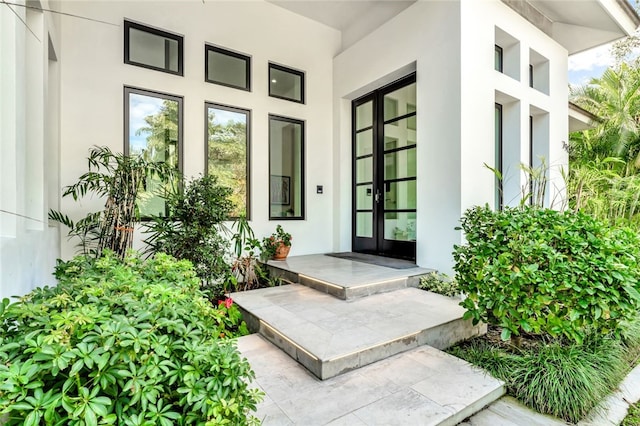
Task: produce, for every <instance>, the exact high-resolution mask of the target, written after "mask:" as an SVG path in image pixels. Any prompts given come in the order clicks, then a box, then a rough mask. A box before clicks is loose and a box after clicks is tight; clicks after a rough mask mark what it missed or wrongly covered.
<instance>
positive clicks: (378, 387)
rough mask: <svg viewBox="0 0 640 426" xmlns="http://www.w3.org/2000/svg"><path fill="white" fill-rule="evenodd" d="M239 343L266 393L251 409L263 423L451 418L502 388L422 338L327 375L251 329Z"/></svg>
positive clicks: (439, 421) (443, 421) (436, 421)
mask: <svg viewBox="0 0 640 426" xmlns="http://www.w3.org/2000/svg"><path fill="white" fill-rule="evenodd" d="M238 348H239V350H240V352H241V353H242V355H243V356H245V357H246V358H247V359H248V360H249V363H250V364H251V366H252V368H253V369H254V371H255V372H256V379H255V382H254V385H255V386H256V387H258V388H259V389H261V390H262V391H264V392H265V393H266V397H265V400H264V401H263V402H262V403H261V404H260V405H259V407H258V411H257V414H256V416H257V417H258V418H259V419H261V420H262V421H263V424H264V425H305V426H313V425H334V426H335V425H351V426H357V425H424V426H429V425H443V426H444V425H455V424H457V423H459V422H460V421H462V420H464V419H465V418H466V417H468V416H469V415H471V414H472V413H473V412H475V411H478V410H480V409H481V408H482V407H483V406H485V405H487V404H488V403H489V402H491V401H493V400H495V399H496V398H499V397H500V396H501V395H502V394H503V393H504V388H503V384H502V383H501V382H500V381H498V380H496V379H494V378H492V377H490V376H487V375H486V374H485V373H484V372H482V371H481V370H480V369H477V368H476V367H473V366H471V365H470V364H468V363H466V362H465V361H462V360H460V359H458V358H456V357H453V356H451V355H448V354H446V353H444V352H442V351H439V350H437V349H434V348H431V347H429V346H421V347H419V348H416V349H413V350H410V351H408V352H405V353H403V354H399V355H395V356H393V357H390V358H387V359H385V360H382V361H379V362H377V363H375V364H371V365H368V366H366V367H362V368H359V369H357V370H354V371H351V372H348V373H345V374H342V375H340V376H338V377H334V378H332V379H328V380H319V379H317V378H316V377H314V376H313V375H312V374H311V373H309V372H308V371H307V370H306V369H305V368H303V367H302V366H300V364H298V363H297V362H296V361H294V360H293V359H292V358H290V357H289V356H287V355H286V354H285V353H284V352H282V351H281V350H279V349H278V348H276V347H275V346H273V345H272V344H271V343H269V342H268V341H266V340H265V339H264V338H263V337H262V336H259V335H257V334H253V335H250V336H245V337H242V338H240V339H238Z"/></svg>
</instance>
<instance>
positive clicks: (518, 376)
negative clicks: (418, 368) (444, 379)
mask: <svg viewBox="0 0 640 426" xmlns="http://www.w3.org/2000/svg"><path fill="white" fill-rule="evenodd" d="M637 323H640V321H638V322H636V325H635V326H634V328H635V330H634V331H633V332H630V333H629V336H628V337H625V338H623V339H617V338H615V337H613V336H607V337H601V336H596V335H592V336H589V337H587V338H586V340H585V341H584V342H583V343H582V344H577V343H575V342H569V341H566V340H564V341H563V340H553V339H533V338H531V339H524V340H523V341H522V342H521V345H520V346H519V347H518V346H515V345H513V344H512V342H506V341H503V340H502V339H500V332H501V330H500V328H499V327H495V326H490V327H489V332H488V333H487V336H482V337H477V338H475V339H472V340H470V341H467V342H464V343H461V344H459V345H456V346H454V347H452V348H450V349H448V352H449V353H451V354H453V355H455V356H457V357H459V358H462V359H465V360H466V361H468V362H470V363H472V364H474V365H477V366H479V367H481V368H483V369H485V370H487V371H488V372H489V373H490V374H491V375H492V376H494V377H496V378H498V379H500V380H503V381H504V382H505V384H506V387H507V393H508V394H509V395H512V396H514V397H516V398H517V399H518V400H520V401H521V402H523V403H524V404H526V405H527V406H529V407H531V408H533V409H535V410H536V411H538V412H541V413H544V414H549V415H552V416H556V417H559V418H562V419H564V420H566V421H569V422H573V423H575V422H578V421H579V420H581V419H583V418H584V417H585V416H586V415H587V414H589V412H590V411H591V410H592V409H593V408H594V407H595V406H596V405H597V404H598V403H599V402H600V401H602V400H603V399H604V398H605V397H606V396H607V395H609V394H610V393H611V392H612V391H613V390H615V389H616V387H617V386H618V385H619V383H620V381H621V380H622V379H623V378H624V376H625V375H626V374H627V373H628V371H629V370H630V368H631V365H632V364H631V363H633V362H634V359H635V363H637V357H636V356H634V354H637V353H638V351H640V344H639V343H638V338H640V333H638V330H637ZM625 334H627V333H625Z"/></svg>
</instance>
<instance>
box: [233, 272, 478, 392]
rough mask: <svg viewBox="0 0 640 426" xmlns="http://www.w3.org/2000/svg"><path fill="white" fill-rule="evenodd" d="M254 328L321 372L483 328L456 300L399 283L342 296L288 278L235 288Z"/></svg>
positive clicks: (444, 342) (440, 344)
mask: <svg viewBox="0 0 640 426" xmlns="http://www.w3.org/2000/svg"><path fill="white" fill-rule="evenodd" d="M231 297H232V298H233V300H234V301H235V302H236V303H237V304H238V306H240V307H241V309H242V310H243V311H244V312H245V315H244V317H245V320H246V321H247V323H248V324H249V328H250V329H251V330H252V331H258V332H260V333H261V334H263V335H264V336H265V337H267V338H268V339H269V340H270V341H271V342H272V343H274V344H276V345H277V346H278V347H280V348H281V349H282V350H284V351H285V352H286V353H288V354H289V355H290V356H291V357H292V358H294V359H296V360H298V361H299V362H300V363H302V364H303V365H304V366H305V367H307V368H308V369H309V370H310V371H311V372H313V373H314V374H315V375H316V376H317V377H319V378H322V379H326V378H329V377H333V376H336V375H338V374H341V373H342V372H345V371H349V370H353V369H355V368H359V367H361V366H363V365H367V364H370V363H372V362H375V361H378V360H381V359H384V358H387V357H389V356H391V355H395V354H397V353H400V352H404V351H406V350H409V349H411V348H415V347H417V346H421V345H425V344H428V345H431V346H433V347H435V348H438V349H443V348H446V347H449V346H451V345H453V344H454V343H455V342H457V341H460V340H464V339H467V338H470V337H472V336H477V335H480V334H482V333H484V332H486V328H485V327H483V326H472V325H471V322H470V321H463V320H462V315H463V313H464V309H463V308H462V307H460V306H459V305H458V301H457V300H452V299H450V298H448V297H444V296H441V295H439V294H435V293H430V292H426V291H423V290H419V289H416V288H403V289H400V290H396V291H394V292H391V293H383V294H376V295H374V296H369V297H365V298H360V299H357V300H354V301H352V302H347V301H344V300H341V299H338V298H335V297H333V296H330V295H328V294H325V293H321V292H319V291H316V290H313V289H311V288H308V287H305V286H302V285H299V284H291V285H285V286H281V287H272V288H265V289H260V290H254V291H248V292H239V293H233V294H232V295H231Z"/></svg>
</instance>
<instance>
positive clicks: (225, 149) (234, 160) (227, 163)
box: [205, 103, 251, 219]
mask: <svg viewBox="0 0 640 426" xmlns="http://www.w3.org/2000/svg"><path fill="white" fill-rule="evenodd" d="M205 114H206V117H205V120H206V122H207V135H206V137H207V140H206V147H205V148H206V173H207V175H210V176H216V177H217V178H218V183H219V184H220V185H223V186H226V187H229V188H231V189H232V191H233V192H232V194H231V201H232V202H233V204H234V207H233V210H232V211H231V216H232V217H240V215H241V214H242V213H244V214H245V215H246V217H247V219H250V218H251V216H250V208H249V200H250V198H249V188H251V182H250V178H249V177H250V175H249V170H250V167H249V164H250V162H249V152H250V151H251V150H250V149H249V126H250V124H251V123H250V122H251V112H250V111H249V110H246V109H241V108H234V107H229V106H225V105H218V104H212V103H205Z"/></svg>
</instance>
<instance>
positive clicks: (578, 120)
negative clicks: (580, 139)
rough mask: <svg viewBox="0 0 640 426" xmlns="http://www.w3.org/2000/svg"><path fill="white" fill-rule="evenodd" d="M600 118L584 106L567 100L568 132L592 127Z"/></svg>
mask: <svg viewBox="0 0 640 426" xmlns="http://www.w3.org/2000/svg"><path fill="white" fill-rule="evenodd" d="M599 121H600V118H599V117H598V116H596V115H594V114H591V113H590V112H589V111H587V110H586V109H584V108H580V107H579V106H578V105H576V104H574V103H572V102H569V133H571V132H579V131H582V130H588V129H591V128H593V127H594V126H595V125H596V124H597V123H598V122H599Z"/></svg>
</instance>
